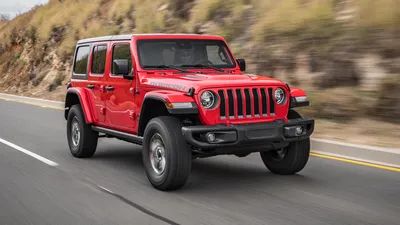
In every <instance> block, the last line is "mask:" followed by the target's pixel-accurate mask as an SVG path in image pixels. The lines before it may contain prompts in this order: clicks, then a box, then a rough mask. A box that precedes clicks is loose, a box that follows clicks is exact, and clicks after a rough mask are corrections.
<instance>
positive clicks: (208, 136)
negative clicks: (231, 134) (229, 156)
mask: <svg viewBox="0 0 400 225" xmlns="http://www.w3.org/2000/svg"><path fill="white" fill-rule="evenodd" d="M206 138H207V141H208V142H209V143H212V142H214V141H215V139H216V138H215V134H213V133H208V134H206Z"/></svg>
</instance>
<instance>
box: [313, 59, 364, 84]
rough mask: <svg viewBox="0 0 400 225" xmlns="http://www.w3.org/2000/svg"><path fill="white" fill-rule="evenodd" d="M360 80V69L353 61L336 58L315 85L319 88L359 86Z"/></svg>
mask: <svg viewBox="0 0 400 225" xmlns="http://www.w3.org/2000/svg"><path fill="white" fill-rule="evenodd" d="M360 80H361V79H360V71H359V70H358V68H357V67H356V65H355V63H354V62H353V61H351V60H342V59H334V60H332V61H331V62H330V65H329V66H328V68H327V71H326V72H325V73H324V74H323V75H322V76H321V77H320V78H319V79H317V80H316V82H315V85H316V86H318V87H319V88H333V87H341V86H342V87H344V86H357V85H358V84H359V83H360Z"/></svg>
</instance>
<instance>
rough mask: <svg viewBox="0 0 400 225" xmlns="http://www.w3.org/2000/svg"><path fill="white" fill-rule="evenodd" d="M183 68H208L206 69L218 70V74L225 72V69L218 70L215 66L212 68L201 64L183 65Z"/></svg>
mask: <svg viewBox="0 0 400 225" xmlns="http://www.w3.org/2000/svg"><path fill="white" fill-rule="evenodd" d="M182 67H206V68H210V69H214V70H216V71H218V72H225V71H224V70H223V69H220V68H217V67H213V66H210V65H206V64H200V63H198V64H195V65H182Z"/></svg>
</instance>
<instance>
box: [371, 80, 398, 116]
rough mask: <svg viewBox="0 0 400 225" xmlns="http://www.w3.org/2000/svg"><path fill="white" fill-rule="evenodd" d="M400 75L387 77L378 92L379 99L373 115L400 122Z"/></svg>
mask: <svg viewBox="0 0 400 225" xmlns="http://www.w3.org/2000/svg"><path fill="white" fill-rule="evenodd" d="M398 90H400V76H399V75H395V76H392V77H391V78H388V79H386V80H385V81H384V82H383V83H382V85H381V90H380V91H379V92H377V93H378V99H377V101H376V104H375V106H374V109H373V110H372V112H371V113H372V115H374V116H377V117H378V118H380V119H382V120H385V121H388V122H395V123H400V95H399V93H398Z"/></svg>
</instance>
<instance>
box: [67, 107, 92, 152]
mask: <svg viewBox="0 0 400 225" xmlns="http://www.w3.org/2000/svg"><path fill="white" fill-rule="evenodd" d="M67 138H68V145H69V149H70V151H71V154H72V155H73V156H74V157H77V158H88V157H91V156H93V154H94V153H95V152H96V148H97V140H98V132H95V131H93V130H92V129H91V127H90V126H89V125H88V124H87V123H86V120H85V117H84V114H83V111H82V108H81V106H80V105H79V104H77V105H73V106H72V107H71V108H70V110H69V112H68V120H67Z"/></svg>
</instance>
